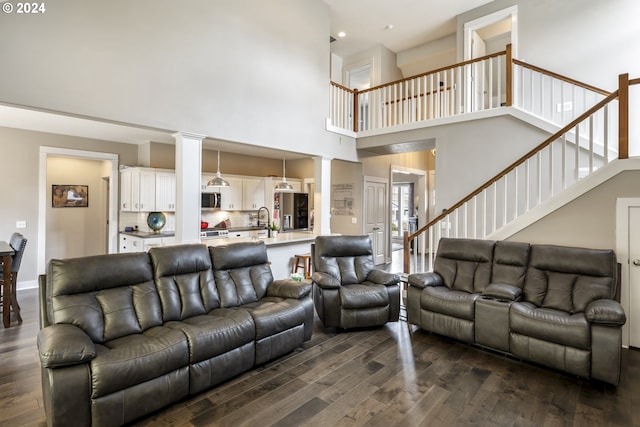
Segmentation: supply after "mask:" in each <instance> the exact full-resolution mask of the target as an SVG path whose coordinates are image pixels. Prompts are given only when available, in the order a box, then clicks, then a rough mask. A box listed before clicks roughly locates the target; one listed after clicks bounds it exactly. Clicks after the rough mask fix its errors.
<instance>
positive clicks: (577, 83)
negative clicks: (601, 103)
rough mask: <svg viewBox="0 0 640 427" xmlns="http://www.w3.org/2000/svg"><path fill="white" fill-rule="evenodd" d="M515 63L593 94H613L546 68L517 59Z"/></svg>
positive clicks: (514, 60)
mask: <svg viewBox="0 0 640 427" xmlns="http://www.w3.org/2000/svg"><path fill="white" fill-rule="evenodd" d="M513 63H514V64H516V65H520V66H521V67H524V68H528V69H530V70H533V71H537V72H538V73H540V74H545V75H547V76H549V77H553V78H554V79H558V80H562V81H564V82H567V83H570V84H572V85H575V86H578V87H581V88H583V89H587V90H590V91H592V92H596V93H599V94H600V95H603V96H609V94H611V92H609V91H606V90H604V89H600V88H598V87H595V86H591V85H589V84H586V83H582V82H580V81H578V80H574V79H572V78H570V77H565V76H563V75H561V74H557V73H554V72H553V71H549V70H545V69H544V68H540V67H536V66H535V65H531V64H528V63H526V62H522V61H520V60H519V59H515V58H514V59H513Z"/></svg>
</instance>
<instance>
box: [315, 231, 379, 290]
mask: <svg viewBox="0 0 640 427" xmlns="http://www.w3.org/2000/svg"><path fill="white" fill-rule="evenodd" d="M314 257H315V260H314V262H315V267H314V268H315V270H316V271H321V272H323V273H327V274H329V275H330V276H332V277H334V278H335V279H337V280H339V281H340V283H341V284H342V285H350V284H356V283H362V282H364V281H365V280H366V279H367V276H368V275H369V273H370V272H371V270H373V269H374V267H375V265H374V262H373V249H372V246H371V238H370V237H369V236H366V235H364V236H317V237H316V239H315V247H314Z"/></svg>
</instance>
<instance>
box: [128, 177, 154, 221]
mask: <svg viewBox="0 0 640 427" xmlns="http://www.w3.org/2000/svg"><path fill="white" fill-rule="evenodd" d="M137 171H138V173H137V174H136V173H135V172H134V174H133V175H132V180H131V188H132V190H133V191H132V193H131V195H132V197H131V202H132V204H133V209H134V210H135V211H138V212H151V211H155V210H156V172H155V171H154V170H153V169H143V168H139V169H137ZM136 178H137V179H138V181H137V184H138V185H136ZM136 187H137V188H138V192H137V195H138V199H137V203H136V200H135V198H134V197H135V195H136V191H135V190H136Z"/></svg>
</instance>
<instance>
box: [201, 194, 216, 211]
mask: <svg viewBox="0 0 640 427" xmlns="http://www.w3.org/2000/svg"><path fill="white" fill-rule="evenodd" d="M220 202H221V199H220V193H202V201H201V202H200V206H201V207H202V209H220Z"/></svg>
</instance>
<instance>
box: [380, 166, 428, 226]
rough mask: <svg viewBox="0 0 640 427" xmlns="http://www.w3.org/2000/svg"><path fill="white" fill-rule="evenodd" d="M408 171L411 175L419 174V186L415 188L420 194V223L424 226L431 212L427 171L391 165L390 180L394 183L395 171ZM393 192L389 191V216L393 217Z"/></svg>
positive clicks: (418, 205) (418, 204)
mask: <svg viewBox="0 0 640 427" xmlns="http://www.w3.org/2000/svg"><path fill="white" fill-rule="evenodd" d="M394 172H396V173H408V174H411V175H418V176H419V178H418V188H416V189H414V191H415V193H416V194H417V195H418V203H417V207H418V224H422V225H420V227H422V226H424V225H425V224H426V223H427V222H428V221H427V218H428V212H429V194H428V193H427V171H426V170H423V169H412V168H408V167H406V166H400V165H394V164H392V165H391V171H390V177H391V178H390V180H391V184H393V173H394ZM391 197H392V196H391V192H389V218H391Z"/></svg>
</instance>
